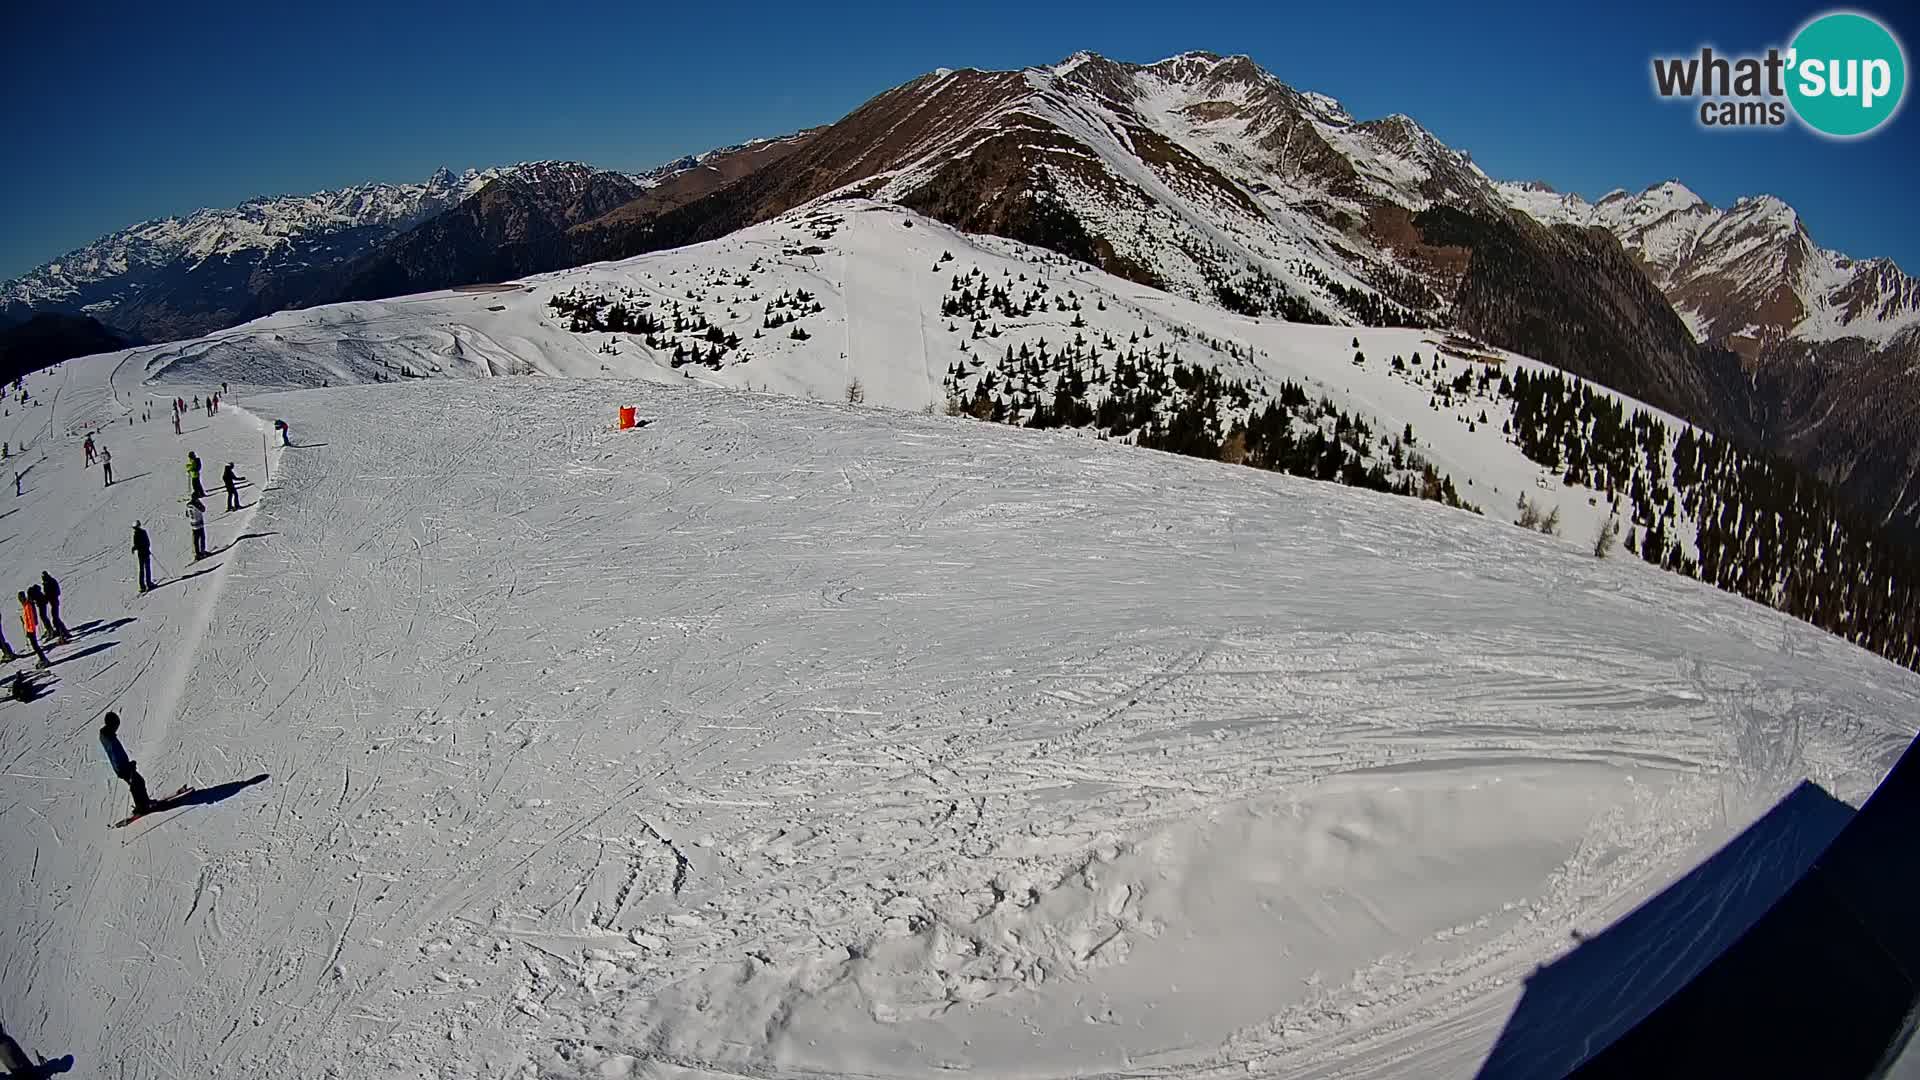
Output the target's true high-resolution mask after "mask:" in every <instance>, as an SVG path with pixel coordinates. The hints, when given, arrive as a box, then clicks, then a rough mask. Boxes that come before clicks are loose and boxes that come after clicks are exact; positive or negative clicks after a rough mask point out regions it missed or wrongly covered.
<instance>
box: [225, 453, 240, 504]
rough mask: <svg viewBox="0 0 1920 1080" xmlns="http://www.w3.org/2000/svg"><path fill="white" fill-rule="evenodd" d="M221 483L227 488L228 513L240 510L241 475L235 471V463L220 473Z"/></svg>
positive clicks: (228, 463) (228, 465) (228, 464)
mask: <svg viewBox="0 0 1920 1080" xmlns="http://www.w3.org/2000/svg"><path fill="white" fill-rule="evenodd" d="M220 482H221V483H223V484H225V485H226V486H227V512H228V513H232V512H233V511H235V510H238V509H240V474H239V473H237V472H234V471H233V462H231V461H229V462H227V467H226V468H225V469H223V470H221V472H220Z"/></svg>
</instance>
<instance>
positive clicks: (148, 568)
mask: <svg viewBox="0 0 1920 1080" xmlns="http://www.w3.org/2000/svg"><path fill="white" fill-rule="evenodd" d="M133 557H134V558H136V559H138V560H140V591H141V592H143V593H144V592H150V591H152V589H153V544H152V542H151V541H150V540H148V539H147V530H145V529H143V528H141V527H140V523H139V522H137V521H136V522H134V523H133Z"/></svg>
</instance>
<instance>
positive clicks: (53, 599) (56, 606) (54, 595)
mask: <svg viewBox="0 0 1920 1080" xmlns="http://www.w3.org/2000/svg"><path fill="white" fill-rule="evenodd" d="M40 595H42V596H44V597H46V598H47V618H46V623H47V625H48V626H50V627H52V628H53V632H54V633H56V634H59V635H60V640H62V641H66V640H68V639H70V638H72V637H73V635H72V634H71V633H69V632H68V631H67V623H66V620H65V619H62V618H61V617H60V583H59V582H58V581H56V580H54V576H53V575H52V574H51V573H48V572H47V571H45V570H42V571H40Z"/></svg>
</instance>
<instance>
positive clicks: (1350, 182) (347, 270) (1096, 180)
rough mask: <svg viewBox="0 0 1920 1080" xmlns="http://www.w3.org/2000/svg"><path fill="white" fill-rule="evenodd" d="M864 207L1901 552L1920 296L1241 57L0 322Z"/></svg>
mask: <svg viewBox="0 0 1920 1080" xmlns="http://www.w3.org/2000/svg"><path fill="white" fill-rule="evenodd" d="M846 196H861V197H867V198H872V199H876V200H879V201H882V202H891V203H895V204H898V205H901V206H904V207H907V208H909V209H913V210H916V211H919V212H921V213H924V214H926V215H928V216H929V217H932V218H935V219H937V220H940V221H942V222H945V223H947V224H949V225H953V226H955V227H957V228H960V229H963V230H966V231H969V232H976V233H987V234H994V235H999V236H1003V237H1007V238H1009V239H1014V240H1019V241H1023V242H1026V243H1031V244H1034V245H1037V246H1040V247H1044V248H1048V249H1050V250H1053V251H1055V252H1058V253H1060V254H1062V255H1066V256H1069V257H1072V258H1075V259H1079V260H1082V261H1084V262H1087V263H1091V264H1093V265H1095V266H1097V267H1099V268H1101V269H1104V270H1107V271H1109V272H1111V273H1114V274H1117V275H1119V276H1121V277H1124V278H1127V279H1130V280H1132V281H1135V282H1137V283H1139V284H1141V285H1142V286H1148V287H1153V288H1158V289H1164V290H1167V291H1169V292H1171V293H1174V294H1176V295H1180V296H1185V297H1188V298H1191V299H1195V300H1200V301H1203V302H1206V303H1209V304H1213V305H1216V306H1220V307H1224V308H1227V309H1229V310H1232V311H1237V312H1242V313H1246V314H1262V315H1278V316H1282V317H1285V318H1289V319H1294V320H1297V321H1306V322H1326V323H1343V324H1364V325H1374V326H1384V325H1403V326H1450V327H1455V328H1458V329H1461V330H1464V331H1467V332H1469V333H1472V334H1474V335H1477V336H1479V337H1480V338H1482V339H1484V340H1487V341H1489V342H1491V343H1493V344H1497V345H1500V346H1503V347H1506V348H1510V349H1513V350H1516V351H1519V352H1524V353H1527V354H1530V355H1533V356H1537V357H1539V358H1541V359H1543V360H1547V361H1549V362H1551V363H1554V364H1557V365H1559V366H1561V367H1563V368H1565V369H1567V370H1569V371H1571V372H1573V373H1575V374H1578V375H1581V376H1584V377H1587V378H1591V379H1594V380H1596V381H1598V382H1601V383H1604V384H1606V385H1609V386H1612V387H1614V388H1616V389H1618V390H1620V391H1622V392H1624V393H1627V394H1630V395H1632V396H1634V397H1637V398H1639V399H1641V400H1645V401H1647V402H1649V403H1651V404H1654V405H1656V406H1659V407H1661V408H1663V409H1666V410H1668V411H1670V412H1673V413H1675V414H1677V415H1679V416H1682V417H1684V418H1686V419H1688V420H1691V421H1693V422H1695V423H1698V424H1700V425H1701V426H1703V427H1706V428H1708V429H1710V430H1713V431H1715V432H1718V433H1720V434H1722V435H1724V436H1727V437H1729V438H1733V439H1735V440H1737V441H1740V442H1743V443H1746V444H1748V445H1752V446H1757V447H1762V448H1766V449H1770V450H1773V451H1776V452H1779V453H1782V454H1784V455H1786V456H1787V457H1789V458H1791V459H1793V460H1794V461H1796V462H1797V463H1799V464H1801V465H1802V466H1804V467H1807V468H1809V469H1811V470H1813V471H1814V472H1816V473H1817V474H1818V475H1820V476H1821V477H1822V478H1824V479H1826V480H1828V481H1829V482H1831V483H1833V484H1834V485H1836V486H1837V487H1838V488H1839V489H1840V490H1842V491H1843V492H1844V493H1846V494H1847V495H1848V496H1850V497H1851V499H1852V501H1853V502H1854V504H1855V505H1856V506H1857V507H1858V508H1860V509H1861V510H1862V511H1863V512H1864V513H1866V514H1867V515H1869V516H1870V517H1871V518H1872V519H1873V520H1874V521H1875V522H1878V523H1881V524H1888V525H1892V526H1894V527H1896V528H1899V529H1902V530H1907V531H1912V530H1914V529H1916V528H1920V489H1916V487H1915V485H1914V484H1913V479H1914V476H1915V473H1916V472H1917V471H1920V439H1916V438H1915V434H1916V432H1917V431H1920V386H1916V384H1915V377H1914V375H1913V374H1912V373H1913V372H1914V371H1915V370H1920V287H1917V286H1916V284H1915V282H1914V279H1912V278H1911V277H1908V276H1907V275H1906V274H1904V273H1903V272H1901V271H1900V270H1899V269H1898V268H1897V267H1895V266H1894V265H1893V264H1892V263H1890V262H1887V261H1885V260H1854V259H1850V258H1848V257H1846V256H1844V255H1841V254H1838V253H1835V252H1831V251H1827V250H1825V249H1822V248H1820V247H1819V246H1818V245H1817V244H1815V243H1814V241H1813V239H1812V238H1811V236H1810V235H1809V234H1808V233H1807V231H1806V229H1805V227H1804V225H1803V224H1802V223H1801V222H1800V221H1799V218H1798V215H1797V214H1795V213H1794V211H1793V210H1792V209H1791V208H1790V207H1788V206H1786V205H1785V204H1784V203H1781V202H1780V201H1779V200H1777V199H1773V198H1771V197H1765V196H1762V197H1758V198H1752V199H1743V200H1741V201H1739V202H1737V203H1735V204H1734V205H1733V206H1731V207H1728V208H1726V209H1718V208H1715V207H1713V206H1711V205H1709V204H1707V203H1706V202H1705V201H1703V200H1701V199H1700V198H1699V197H1698V196H1695V195H1694V194H1693V193H1692V192H1690V191H1688V190H1687V189H1686V188H1685V187H1684V186H1683V185H1681V184H1679V183H1678V182H1677V181H1676V182H1669V183H1665V184H1659V185H1655V186H1654V187H1651V188H1649V189H1647V190H1646V191H1643V192H1641V193H1639V194H1630V193H1627V192H1624V191H1622V192H1614V193H1611V194H1609V195H1607V196H1606V197H1604V198H1602V199H1600V200H1598V201H1596V202H1593V203H1588V202H1586V201H1585V200H1583V199H1581V198H1579V197H1578V196H1572V195H1562V194H1559V193H1555V192H1553V191H1552V190H1551V189H1549V188H1546V187H1545V186H1544V185H1539V184H1527V183H1510V182H1502V181H1497V180H1495V179H1493V178H1491V177H1489V176H1488V175H1487V174H1486V173H1484V172H1483V171H1482V170H1481V169H1480V168H1479V167H1478V166H1477V165H1476V164H1474V162H1473V161H1472V159H1471V158H1470V156H1469V155H1467V154H1466V153H1464V152H1462V151H1460V150H1457V149H1454V148H1451V147H1449V146H1447V145H1445V144H1444V143H1443V142H1442V141H1441V140H1439V139H1438V138H1436V137H1435V136H1434V135H1433V134H1432V133H1430V132H1428V131H1427V130H1426V129H1424V128H1423V127H1421V126H1420V125H1419V124H1418V123H1417V122H1416V121H1414V120H1413V119H1411V118H1410V117H1407V116H1404V115H1393V116H1388V117H1385V118H1381V119H1375V120H1357V119H1355V118H1354V117H1353V116H1351V115H1350V114H1349V113H1348V112H1347V111H1346V110H1345V109H1344V108H1343V107H1342V106H1341V105H1340V104H1339V102H1337V101H1335V100H1333V99H1332V98H1329V97H1327V96H1325V95H1322V94H1317V93H1313V92H1310V91H1302V90H1297V89H1295V88H1293V87H1290V86H1288V85H1286V84H1285V83H1283V82H1281V81H1280V80H1279V79H1277V78H1276V77H1274V76H1273V75H1272V74H1270V73H1268V72H1266V71H1264V70H1262V69H1261V68H1260V67H1258V66H1257V65H1256V64H1254V63H1253V62H1252V61H1251V60H1249V59H1248V58H1246V57H1244V56H1230V57H1223V56H1217V55H1213V54H1210V53H1186V54H1182V55H1180V56H1176V57H1172V58H1170V59H1167V60H1163V61H1160V62H1158V63H1153V64H1144V65H1142V64H1131V63H1123V62H1119V61H1115V60H1111V59H1108V58H1105V57H1101V56H1098V55H1095V54H1091V53H1079V54H1076V55H1074V56H1072V57H1070V58H1068V59H1067V60H1065V61H1063V62H1061V63H1058V64H1053V65H1048V66H1043V67H1035V68H1028V69H1025V70H1021V71H977V70H958V71H955V70H940V71H935V72H931V73H929V74H927V75H924V76H922V77H920V78H918V79H915V80H913V81H912V82H909V83H907V84H905V85H902V86H899V87H895V88H893V89H891V90H888V91H886V92H884V93H882V94H880V95H879V96H877V97H875V98H874V99H872V100H871V101H869V102H867V103H866V104H864V105H862V106H861V107H859V108H858V109H856V110H854V111H853V112H852V113H850V114H849V115H847V116H846V117H845V118H843V119H841V120H840V121H838V122H836V123H833V124H831V125H827V126H825V127H821V128H817V129H813V130H810V131H805V132H799V133H796V134H794V135H791V136H787V137H785V138H781V139H775V140H767V141H763V142H757V143H751V144H747V145H745V146H738V147H729V148H725V149H721V150H716V151H713V152H711V153H709V154H704V155H700V156H698V157H694V158H687V159H682V160H680V161H677V162H673V163H670V164H668V165H666V166H663V167H661V168H660V169H657V170H653V171H652V172H650V173H646V174H639V175H634V174H624V173H617V172H610V171H606V170H600V169H595V168H593V167H592V166H587V165H582V164H578V163H559V162H542V163H534V164H531V165H520V166H514V167H511V168H507V169H494V170H486V171H473V172H467V173H464V174H460V175H458V176H456V175H454V174H451V173H448V172H444V171H443V172H441V173H438V174H436V175H435V176H434V177H432V178H429V180H428V181H426V182H425V183H423V184H418V185H399V186H394V185H367V186H363V187H357V188H349V189H346V190H344V191H339V192H327V193H321V194H319V195H313V196H304V197H287V198H279V199H265V200H255V201H253V202H250V203H247V204H245V205H243V206H242V207H239V208H236V209H234V210H231V211H202V212H200V213H197V214H194V215H190V216H189V217H187V218H185V219H166V220H164V221H159V222H147V223H143V224H142V225H138V226H134V227H133V228H131V229H128V230H125V231H123V232H121V233H116V234H114V235H113V236H109V237H105V238H102V239H101V240H99V241H96V242H95V243H94V244H92V245H89V246H88V247H87V248H84V249H82V250H81V251H79V252H75V253H72V254H71V255H68V256H65V257H63V258H62V259H60V260H57V261H55V262H54V263H50V264H48V265H47V266H45V267H41V268H39V269H37V270H35V271H33V272H32V273H30V274H28V275H26V276H25V277H22V278H20V279H18V280H16V281H13V282H9V283H6V284H5V285H4V286H0V312H3V313H5V314H6V315H10V316H12V317H13V318H15V319H18V318H22V317H24V316H26V315H28V314H32V313H35V312H44V311H62V312H76V313H85V314H87V315H91V316H93V317H95V318H97V319H99V320H100V322H102V323H104V324H106V325H107V326H108V327H111V328H114V329H115V330H118V331H121V332H124V333H128V334H130V335H134V336H139V337H144V338H152V339H161V338H173V337H181V336H187V335H190V334H197V333H203V332H206V331H208V330H212V329H216V328H218V327H221V326H226V325H232V324H234V323H238V322H241V321H244V320H246V319H249V318H253V317H255V316H258V315H261V314H265V313H267V312H268V311H271V310H275V309H277V308H284V307H300V306H309V305H312V304H318V303H326V302H331V301H336V300H342V299H371V298H377V297H383V296H392V295H401V294H406V293H412V292H418V291H424V290H430V289H437V288H445V287H450V286H455V285H462V284H470V283H476V282H487V281H498V280H504V279H507V278H510V277H513V276H516V275H520V274H527V273H534V272H539V271H545V270H552V269H558V268H562V267H566V266H573V265H579V264H582V263H587V262H594V261H600V260H607V259H617V258H625V257H629V256H632V255H636V254H642V253H645V252H649V251H655V250H660V249H663V248H669V247H677V246H680V245H684V244H688V243H694V242H699V241H704V240H710V239H715V238H717V237H720V236H724V235H726V234H728V233H731V232H734V231H736V230H738V229H740V228H743V227H745V226H748V225H751V224H754V223H757V222H761V221H765V220H768V219H770V218H772V217H774V216H777V215H779V214H782V213H784V212H786V211H788V210H791V209H793V208H795V207H798V206H802V205H804V204H807V203H809V202H813V201H815V200H822V199H829V198H837V197H846Z"/></svg>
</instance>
